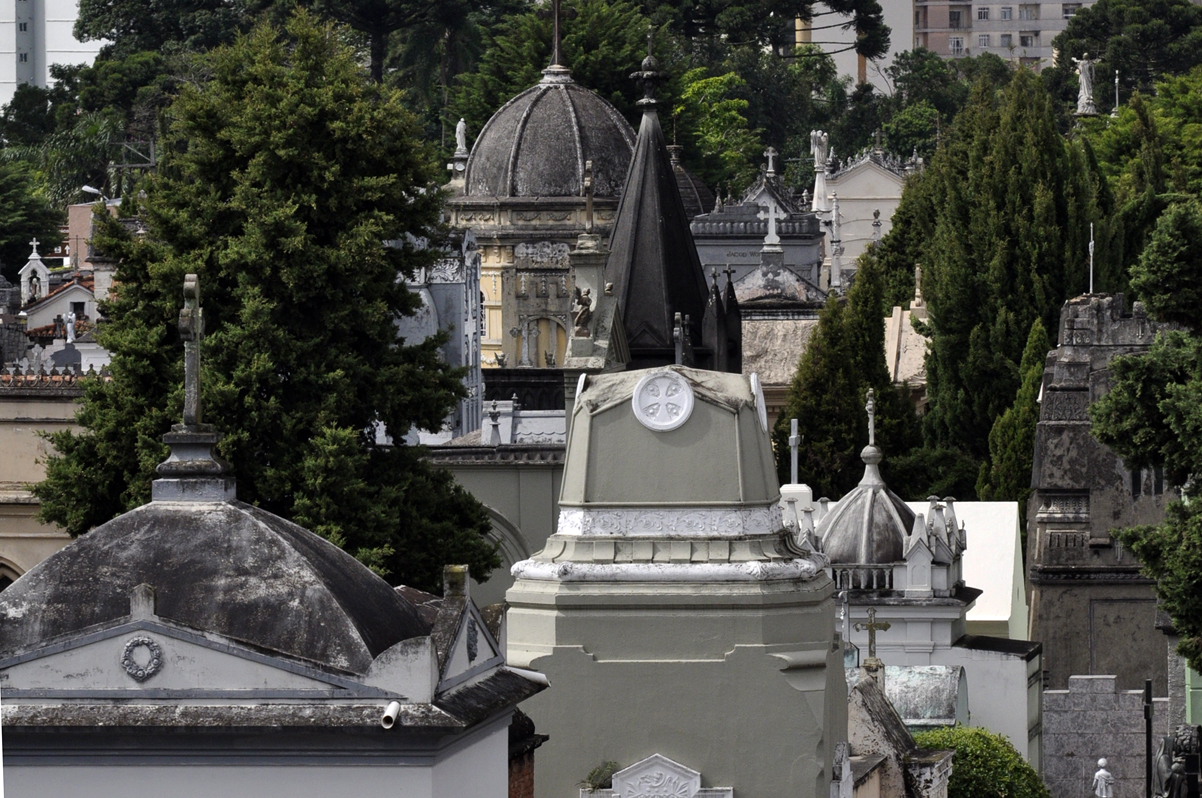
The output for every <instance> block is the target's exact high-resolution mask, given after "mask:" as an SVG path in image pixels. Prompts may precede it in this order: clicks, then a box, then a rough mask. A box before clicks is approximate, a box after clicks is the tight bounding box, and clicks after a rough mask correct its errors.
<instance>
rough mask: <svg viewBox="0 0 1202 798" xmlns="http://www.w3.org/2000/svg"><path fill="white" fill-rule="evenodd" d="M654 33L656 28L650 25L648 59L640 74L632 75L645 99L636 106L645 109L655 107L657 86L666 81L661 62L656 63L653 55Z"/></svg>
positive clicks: (644, 60) (648, 31)
mask: <svg viewBox="0 0 1202 798" xmlns="http://www.w3.org/2000/svg"><path fill="white" fill-rule="evenodd" d="M654 33H655V28H654V27H652V26H651V25H648V26H647V57H646V58H644V59H643V64H642V69H640V70H639V71H638V72H633V73H631V75H630V77H631V78H632V79H634V80H637V81H638V82H639V85H640V86H642V87H643V99H641V100H639V101H638V102H637V103H635V104H636V105H638V106H639V107H641V108H644V109H649V108H654V107H655V105H656V100H655V86H656V84H657V83H662V82H663V80H664V74H663V73H662V72H660V71H659V61H656V60H655V56H654V55H652V53H651V45H652V41H653V36H654Z"/></svg>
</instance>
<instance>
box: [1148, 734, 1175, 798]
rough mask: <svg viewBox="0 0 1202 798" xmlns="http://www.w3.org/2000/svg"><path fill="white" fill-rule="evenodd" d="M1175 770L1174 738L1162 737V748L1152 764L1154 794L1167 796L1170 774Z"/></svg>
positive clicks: (1163, 797) (1159, 796)
mask: <svg viewBox="0 0 1202 798" xmlns="http://www.w3.org/2000/svg"><path fill="white" fill-rule="evenodd" d="M1172 772H1173V738H1172V737H1161V738H1160V749H1159V750H1158V751H1157V752H1156V760H1155V761H1154V762H1153V764H1152V795H1154V796H1157V798H1165V796H1167V795H1168V784H1169V776H1170V775H1171V774H1172Z"/></svg>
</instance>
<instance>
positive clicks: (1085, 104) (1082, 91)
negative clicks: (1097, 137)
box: [1072, 53, 1098, 116]
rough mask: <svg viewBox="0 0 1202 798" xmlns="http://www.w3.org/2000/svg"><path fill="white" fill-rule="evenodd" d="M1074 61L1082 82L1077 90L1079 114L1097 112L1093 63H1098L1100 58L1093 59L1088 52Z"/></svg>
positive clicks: (1079, 80)
mask: <svg viewBox="0 0 1202 798" xmlns="http://www.w3.org/2000/svg"><path fill="white" fill-rule="evenodd" d="M1072 62H1073V63H1074V64H1076V65H1077V80H1078V82H1079V83H1080V88H1079V89H1078V91H1077V115H1078V116H1089V115H1092V114H1096V113H1097V112H1098V109H1097V108H1095V107H1094V104H1093V65H1094V64H1096V63H1098V60H1097V59H1096V58H1093V59H1091V58H1090V57H1089V53H1086V54H1085V55H1083V56H1082V57H1081V58H1074V59H1072Z"/></svg>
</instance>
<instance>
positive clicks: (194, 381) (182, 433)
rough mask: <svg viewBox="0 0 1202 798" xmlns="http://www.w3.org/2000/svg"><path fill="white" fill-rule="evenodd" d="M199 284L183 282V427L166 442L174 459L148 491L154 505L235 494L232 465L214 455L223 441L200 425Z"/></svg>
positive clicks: (162, 468) (192, 277)
mask: <svg viewBox="0 0 1202 798" xmlns="http://www.w3.org/2000/svg"><path fill="white" fill-rule="evenodd" d="M204 328H205V325H204V313H203V312H202V310H201V308H200V281H199V280H198V279H197V277H196V275H195V274H189V275H185V277H184V307H183V310H181V311H180V313H179V337H180V338H182V339H183V341H184V423H183V424H176V425H175V426H173V427H172V428H171V431H170V432H168V433H167V434H166V435H164V436H163V443H165V444H167V445H168V446H170V447H171V454H170V456H169V457H168V458H167V459H166V460H164V461H163V462H161V463H159V466H158V468H157V469H156V471H157V472H158V475H159V479H156V480H154V482H152V483H151V486H150V497H151V499H152V500H153V501H156V502H157V501H175V502H212V501H230V500H232V499H234V498H235V496H236V491H235V486H234V479H233V477H230V476H228V473H229V463H227V462H225V461H224V460H222V459H221V458H220V457H218V456H217V455H216V454H215V453H214V452H213V447H214V446H216V445H217V443H218V442H219V441H220V440H221V435H220V434H219V433H218V432H217V431H216V430H214V429H213V428H212V427H210V426H207V425H205V424H202V423H201V421H200V415H201V414H200V342H201V341H202V340H203V338H204Z"/></svg>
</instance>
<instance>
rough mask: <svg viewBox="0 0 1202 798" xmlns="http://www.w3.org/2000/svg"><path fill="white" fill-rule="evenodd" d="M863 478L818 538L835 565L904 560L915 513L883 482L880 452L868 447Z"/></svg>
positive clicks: (826, 521)
mask: <svg viewBox="0 0 1202 798" xmlns="http://www.w3.org/2000/svg"><path fill="white" fill-rule="evenodd" d="M861 457H863V459H864V463H865V466H864V478H863V479H861V480H860V484H859V485H857V486H856V487H855V488H853V489H852V490H851V492H850V493H848V494H847V495H846V496H844V497H843V498H842V499H840V500H839V501H838V503H836V504H835V506H834V507H832V508H831V509H830V511H829V512H828V513H827V514H826V515H825V516H823V518H822V520H821V521H819V522H818V529H817V530H816V534H817V535H818V538H819V539H820V540H821V541H822V550H823V551H824V552H826V555H827V556H828V557H830V559H831V562H832V563H836V564H839V563H847V564H859V565H884V564H886V563H893V562H901V561H902V560H903V559H904V558H905V546H906V538H907V537H908V536H909V534H910V531H911V530H912V529H913V528H914V511H913V510H911V509H910V508H909V507H907V506H906V503H905V502H904V501H902V500H901V499H899V498H898V497H897V494H895V493H894V492H893V491H891V490H889V488H888V487H887V486H886V485H885V481H884V480H883V479H881V472H880V469H879V468H878V467H877V466H878V465H879V464H880V462H881V459H882V455H881V450H880V449H878V448H877V447H875V446H867V447H865V449H864V451H863V453H862V454H861Z"/></svg>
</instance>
